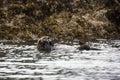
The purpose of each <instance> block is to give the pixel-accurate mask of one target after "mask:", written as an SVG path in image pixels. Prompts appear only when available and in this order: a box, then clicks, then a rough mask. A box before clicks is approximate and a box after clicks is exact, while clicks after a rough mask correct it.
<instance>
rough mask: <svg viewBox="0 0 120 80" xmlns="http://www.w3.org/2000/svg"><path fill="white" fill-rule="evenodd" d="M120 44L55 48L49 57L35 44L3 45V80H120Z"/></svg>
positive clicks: (0, 59) (0, 76)
mask: <svg viewBox="0 0 120 80" xmlns="http://www.w3.org/2000/svg"><path fill="white" fill-rule="evenodd" d="M119 45H120V41H119V40H115V41H112V43H111V44H108V43H101V42H98V43H92V46H93V47H97V48H100V49H102V50H98V51H95V50H89V51H86V50H83V51H79V50H78V49H77V47H78V45H66V44H55V50H53V51H51V52H50V53H46V52H39V51H38V50H37V49H36V43H35V44H32V45H27V44H22V45H18V44H4V43H0V54H5V56H4V55H1V57H0V80H120V47H119Z"/></svg>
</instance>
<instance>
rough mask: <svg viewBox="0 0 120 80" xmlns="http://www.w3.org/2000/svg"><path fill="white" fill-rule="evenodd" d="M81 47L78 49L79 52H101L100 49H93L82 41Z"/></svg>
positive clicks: (80, 42)
mask: <svg viewBox="0 0 120 80" xmlns="http://www.w3.org/2000/svg"><path fill="white" fill-rule="evenodd" d="M79 45H80V47H78V49H79V50H101V49H98V48H91V47H90V46H89V45H88V44H86V43H84V42H82V41H79Z"/></svg>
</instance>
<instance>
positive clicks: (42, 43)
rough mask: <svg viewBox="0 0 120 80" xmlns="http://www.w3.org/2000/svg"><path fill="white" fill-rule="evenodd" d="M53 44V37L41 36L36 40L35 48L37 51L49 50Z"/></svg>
mask: <svg viewBox="0 0 120 80" xmlns="http://www.w3.org/2000/svg"><path fill="white" fill-rule="evenodd" d="M53 46H54V43H53V39H52V38H51V37H49V36H43V37H41V38H40V39H39V40H38V42H37V49H38V50H39V51H51V50H52V49H53Z"/></svg>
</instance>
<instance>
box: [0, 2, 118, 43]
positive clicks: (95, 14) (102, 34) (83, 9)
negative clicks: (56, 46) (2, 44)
mask: <svg viewBox="0 0 120 80" xmlns="http://www.w3.org/2000/svg"><path fill="white" fill-rule="evenodd" d="M44 35H50V36H52V37H54V38H55V39H56V40H64V41H73V40H74V39H84V40H86V41H87V40H94V39H96V38H107V39H118V38H119V36H120V1H119V0H102V1H100V0H2V1H1V3H0V39H7V40H37V39H38V38H39V37H41V36H44Z"/></svg>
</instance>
